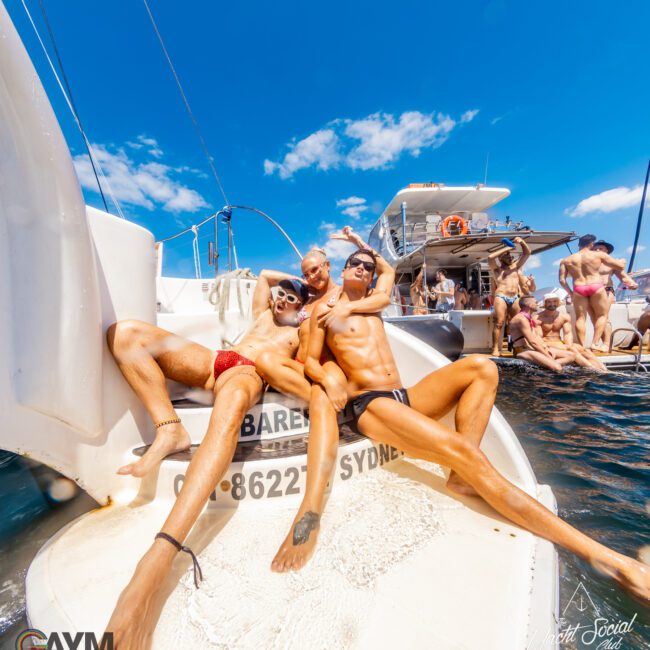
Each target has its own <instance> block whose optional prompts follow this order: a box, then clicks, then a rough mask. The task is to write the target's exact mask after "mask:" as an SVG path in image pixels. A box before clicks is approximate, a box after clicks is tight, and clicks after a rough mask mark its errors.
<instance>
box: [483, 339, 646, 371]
mask: <svg viewBox="0 0 650 650" xmlns="http://www.w3.org/2000/svg"><path fill="white" fill-rule="evenodd" d="M595 354H596V356H597V357H598V358H599V359H600V360H601V361H602V362H603V363H604V364H605V365H606V366H607V368H608V369H609V370H616V371H627V370H632V371H637V372H650V354H641V356H639V347H638V346H636V347H634V348H630V349H629V350H622V349H620V348H613V349H612V352H609V353H608V352H596V353H595ZM490 359H492V361H494V362H495V363H502V364H505V365H518V366H519V365H525V364H529V363H530V362H529V361H524V360H523V359H517V358H516V357H515V356H514V355H513V353H512V352H511V351H510V350H508V348H507V346H506V345H504V346H503V349H502V351H501V356H500V357H495V356H492V355H490Z"/></svg>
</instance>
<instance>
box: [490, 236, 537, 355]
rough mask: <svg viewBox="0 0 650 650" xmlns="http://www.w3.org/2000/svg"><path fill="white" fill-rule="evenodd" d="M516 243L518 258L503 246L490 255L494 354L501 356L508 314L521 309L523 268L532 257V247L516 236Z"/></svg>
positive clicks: (510, 315) (508, 247)
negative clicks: (518, 249) (492, 288)
mask: <svg viewBox="0 0 650 650" xmlns="http://www.w3.org/2000/svg"><path fill="white" fill-rule="evenodd" d="M512 241H513V243H514V244H519V246H520V247H521V257H519V259H518V260H515V258H514V257H513V256H512V247H511V246H503V247H502V248H499V249H498V250H496V251H494V253H491V254H490V255H489V256H488V266H489V268H490V271H491V273H492V279H493V281H494V287H495V289H494V330H493V332H492V356H493V357H499V356H501V341H502V340H503V326H504V325H505V323H506V316H509V317H510V318H512V317H513V316H515V315H516V314H517V312H518V311H519V305H518V304H517V303H518V300H519V284H520V280H521V269H522V268H523V266H524V264H525V263H526V261H527V260H528V258H529V257H530V248H528V244H526V242H525V241H524V240H523V239H522V238H521V237H515V238H514V239H513V240H512Z"/></svg>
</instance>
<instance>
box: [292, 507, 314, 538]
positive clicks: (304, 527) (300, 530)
mask: <svg viewBox="0 0 650 650" xmlns="http://www.w3.org/2000/svg"><path fill="white" fill-rule="evenodd" d="M319 525H320V515H319V514H317V513H316V512H311V511H309V512H306V513H305V514H304V515H303V516H302V517H301V518H300V519H299V520H298V522H297V523H296V525H295V526H294V527H293V545H294V546H299V545H300V544H306V543H307V540H308V539H309V536H310V535H311V532H312V530H314V529H316V528H318V526H319Z"/></svg>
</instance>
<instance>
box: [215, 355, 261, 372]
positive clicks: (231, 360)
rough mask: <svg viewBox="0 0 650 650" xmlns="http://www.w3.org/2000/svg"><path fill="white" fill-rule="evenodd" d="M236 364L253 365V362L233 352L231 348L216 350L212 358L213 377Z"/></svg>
mask: <svg viewBox="0 0 650 650" xmlns="http://www.w3.org/2000/svg"><path fill="white" fill-rule="evenodd" d="M236 366H253V367H255V362H254V361H251V360H250V359H247V358H246V357H243V356H242V355H241V354H239V352H233V350H217V356H216V358H215V360H214V378H215V379H218V378H219V375H220V374H221V373H224V372H226V370H230V369H231V368H235V367H236Z"/></svg>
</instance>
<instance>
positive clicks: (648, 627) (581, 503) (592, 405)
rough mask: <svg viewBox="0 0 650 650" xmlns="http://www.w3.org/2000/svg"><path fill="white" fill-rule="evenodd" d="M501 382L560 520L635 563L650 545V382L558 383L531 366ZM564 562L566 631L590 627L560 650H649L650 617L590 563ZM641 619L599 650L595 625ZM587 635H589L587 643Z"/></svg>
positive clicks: (571, 374)
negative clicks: (633, 558)
mask: <svg viewBox="0 0 650 650" xmlns="http://www.w3.org/2000/svg"><path fill="white" fill-rule="evenodd" d="M499 374H500V384H499V391H498V394H497V406H498V408H499V409H500V410H501V412H502V413H503V415H504V416H505V417H506V418H507V420H508V422H509V423H510V425H511V426H512V428H513V429H514V431H515V432H516V433H517V436H518V438H519V440H520V442H521V444H522V446H523V447H524V449H525V451H526V454H527V456H528V458H529V460H530V463H531V465H532V466H533V470H534V471H535V474H536V476H537V480H538V482H539V483H546V484H549V485H550V486H551V487H552V489H553V492H554V493H555V497H556V499H557V502H558V511H559V514H560V516H562V517H563V518H564V519H566V520H567V521H568V522H569V523H571V524H572V525H573V526H575V527H576V528H578V529H579V530H581V531H582V532H584V533H587V534H588V535H590V536H591V537H593V538H594V539H596V540H597V541H599V542H601V543H603V544H605V545H607V546H609V547H611V548H613V549H615V550H616V551H619V552H621V553H625V554H626V555H630V556H633V557H634V556H636V555H637V553H638V552H639V550H640V549H641V548H642V547H643V546H644V545H649V544H650V374H641V373H639V374H634V373H611V374H608V375H600V374H597V373H591V372H588V371H584V370H580V369H577V368H576V369H572V368H569V369H567V371H566V372H565V373H564V374H561V375H555V374H551V373H548V372H546V371H543V370H541V369H539V370H538V369H537V368H533V367H531V366H523V365H516V366H515V365H500V367H499ZM559 555H560V615H561V616H562V615H563V614H564V615H563V618H564V619H565V621H564V625H563V627H564V628H565V629H566V627H567V626H576V625H580V626H581V629H580V630H579V631H578V633H577V634H574V635H571V634H568V635H567V636H574V637H575V638H574V639H567V640H566V642H564V643H562V644H561V647H562V648H563V649H566V650H569V649H571V650H573V649H574V648H576V649H582V648H597V647H601V648H607V647H612V648H614V647H617V648H625V649H627V648H633V649H635V650H636V649H637V648H638V649H639V650H640V649H641V648H645V649H647V648H650V610H648V609H646V608H644V607H643V606H642V605H640V604H639V603H638V602H637V601H635V600H633V599H631V598H630V597H628V596H627V595H626V594H624V593H623V592H621V590H620V589H618V588H617V587H616V586H615V585H614V584H613V583H612V582H611V581H610V580H607V579H606V578H603V577H602V576H599V575H598V574H597V573H596V572H595V571H594V570H593V569H592V568H591V567H589V566H588V565H587V563H586V562H583V561H581V560H579V559H577V558H576V557H575V556H573V555H572V554H570V553H568V552H566V551H560V553H559ZM580 585H582V586H583V587H584V589H582V588H581V587H580ZM585 592H586V593H585ZM574 594H575V598H574V599H573V600H572V597H573V596H574ZM581 610H582V611H581ZM635 614H636V615H637V618H636V619H635V620H634V623H633V625H632V629H631V631H630V632H629V633H627V634H625V635H623V636H622V637H621V639H622V640H621V644H620V645H611V646H607V645H602V646H599V642H603V641H605V640H606V638H605V637H603V638H602V639H599V640H593V641H592V637H591V634H590V632H591V631H593V629H594V620H595V619H599V618H600V619H608V620H609V622H610V623H612V622H615V621H619V620H620V621H627V620H630V619H632V618H633V617H634V615H635ZM603 624H604V623H603V622H601V623H598V626H599V629H602V625H603ZM581 633H583V634H584V633H587V636H586V638H585V640H584V641H581V640H580V635H581ZM611 638H612V640H613V642H615V641H616V639H617V638H619V637H616V636H613V637H611ZM589 642H591V643H589Z"/></svg>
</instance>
